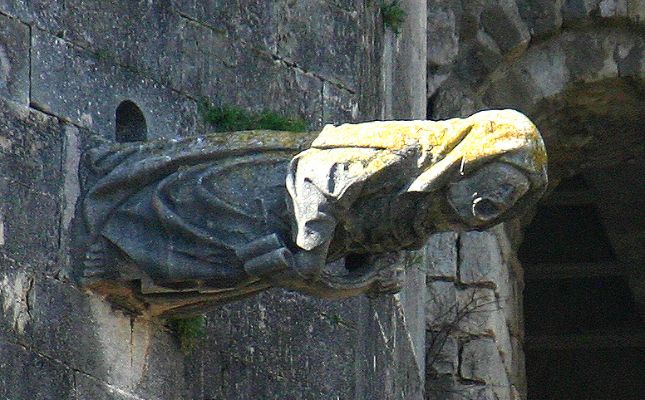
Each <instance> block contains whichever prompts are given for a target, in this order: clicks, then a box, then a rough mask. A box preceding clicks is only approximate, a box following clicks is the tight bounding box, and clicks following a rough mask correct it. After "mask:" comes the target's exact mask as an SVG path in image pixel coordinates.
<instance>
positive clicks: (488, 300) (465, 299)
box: [456, 288, 508, 336]
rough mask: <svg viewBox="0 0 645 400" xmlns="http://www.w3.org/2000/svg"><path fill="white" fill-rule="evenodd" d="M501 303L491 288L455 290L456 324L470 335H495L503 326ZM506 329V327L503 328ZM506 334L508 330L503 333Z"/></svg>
mask: <svg viewBox="0 0 645 400" xmlns="http://www.w3.org/2000/svg"><path fill="white" fill-rule="evenodd" d="M502 306H503V303H502V302H500V301H498V300H497V298H496V297H495V293H494V292H493V290H491V289H481V288H471V289H460V290H458V291H457V305H456V307H457V310H458V311H457V312H458V313H459V320H458V326H459V329H460V330H461V331H463V332H466V333H468V334H471V335H495V334H497V333H498V332H499V331H500V329H501V328H502V327H504V326H505V319H504V313H503V311H502ZM504 330H506V328H504ZM505 335H506V336H508V332H506V334H505Z"/></svg>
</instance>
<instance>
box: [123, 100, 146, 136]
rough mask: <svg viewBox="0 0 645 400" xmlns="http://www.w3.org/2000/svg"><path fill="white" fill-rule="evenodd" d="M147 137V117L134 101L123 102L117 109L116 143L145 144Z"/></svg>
mask: <svg viewBox="0 0 645 400" xmlns="http://www.w3.org/2000/svg"><path fill="white" fill-rule="evenodd" d="M147 135H148V127H147V125H146V117H145V116H144V115H143V112H142V111H141V109H140V108H139V107H138V106H137V105H136V104H135V103H134V102H133V101H130V100H125V101H122V102H121V104H119V106H118V107H117V108H116V132H115V138H116V141H117V142H119V143H127V142H143V141H145V140H146V137H147Z"/></svg>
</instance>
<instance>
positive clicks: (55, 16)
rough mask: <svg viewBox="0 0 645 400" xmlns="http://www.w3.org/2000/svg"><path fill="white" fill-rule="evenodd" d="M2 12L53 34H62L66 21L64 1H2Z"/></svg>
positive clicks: (0, 6) (0, 5) (0, 7)
mask: <svg viewBox="0 0 645 400" xmlns="http://www.w3.org/2000/svg"><path fill="white" fill-rule="evenodd" d="M0 11H1V12H2V13H3V14H8V15H10V16H12V17H15V18H18V19H20V20H21V21H23V22H25V23H27V24H29V25H32V24H33V25H36V26H38V27H39V28H41V29H48V30H49V31H51V32H60V31H61V30H62V29H63V26H64V21H65V18H64V16H65V1H64V0H0Z"/></svg>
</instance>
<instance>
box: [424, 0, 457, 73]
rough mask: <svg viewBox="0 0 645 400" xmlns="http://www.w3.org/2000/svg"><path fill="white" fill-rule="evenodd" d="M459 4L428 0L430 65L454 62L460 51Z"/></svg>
mask: <svg viewBox="0 0 645 400" xmlns="http://www.w3.org/2000/svg"><path fill="white" fill-rule="evenodd" d="M456 7H458V6H457V5H455V4H453V3H450V2H448V1H428V22H427V24H428V39H427V40H428V50H427V52H428V65H429V66H443V65H448V64H450V63H452V62H453V61H454V60H455V58H456V57H457V54H458V53H459V27H458V22H459V21H458V20H457V19H458V16H459V15H458V14H457V15H456V12H458V10H455V8H456Z"/></svg>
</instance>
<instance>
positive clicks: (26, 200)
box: [0, 177, 60, 268]
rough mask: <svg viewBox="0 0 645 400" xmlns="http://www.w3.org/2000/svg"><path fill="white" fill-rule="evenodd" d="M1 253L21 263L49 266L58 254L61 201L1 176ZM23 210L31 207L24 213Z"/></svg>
mask: <svg viewBox="0 0 645 400" xmlns="http://www.w3.org/2000/svg"><path fill="white" fill-rule="evenodd" d="M0 198H2V200H3V201H2V203H0V215H1V216H2V217H1V219H2V227H3V229H2V234H3V235H2V236H3V238H2V242H3V243H2V245H0V254H2V255H4V256H7V257H9V258H11V259H14V260H17V261H18V262H20V263H25V264H28V265H32V266H39V267H43V268H45V267H48V268H50V267H51V266H52V265H53V264H54V263H55V262H56V257H57V255H58V235H59V230H58V227H59V222H60V220H59V218H60V211H59V210H60V208H59V207H60V204H59V202H58V200H57V199H56V198H55V197H52V196H51V195H49V194H46V193H40V192H38V191H36V190H34V189H31V188H29V187H26V186H24V184H22V183H21V182H19V181H13V180H11V179H9V178H2V177H0ZM25 210H30V212H29V213H26V212H25Z"/></svg>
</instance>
